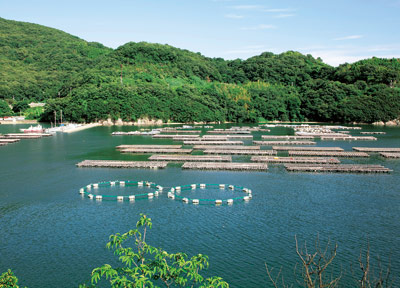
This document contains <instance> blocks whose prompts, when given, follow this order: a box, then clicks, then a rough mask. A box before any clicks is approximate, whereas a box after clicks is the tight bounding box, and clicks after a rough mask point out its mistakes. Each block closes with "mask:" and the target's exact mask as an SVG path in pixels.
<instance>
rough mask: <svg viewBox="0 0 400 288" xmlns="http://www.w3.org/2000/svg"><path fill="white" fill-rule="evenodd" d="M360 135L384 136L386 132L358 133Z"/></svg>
mask: <svg viewBox="0 0 400 288" xmlns="http://www.w3.org/2000/svg"><path fill="white" fill-rule="evenodd" d="M360 134H365V135H373V134H376V135H384V134H386V132H360Z"/></svg>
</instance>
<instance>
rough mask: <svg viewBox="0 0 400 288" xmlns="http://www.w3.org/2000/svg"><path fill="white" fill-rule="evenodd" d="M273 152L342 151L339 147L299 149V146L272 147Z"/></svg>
mask: <svg viewBox="0 0 400 288" xmlns="http://www.w3.org/2000/svg"><path fill="white" fill-rule="evenodd" d="M272 149H273V150H278V151H281V150H284V151H285V150H291V151H343V148H340V147H300V146H272Z"/></svg>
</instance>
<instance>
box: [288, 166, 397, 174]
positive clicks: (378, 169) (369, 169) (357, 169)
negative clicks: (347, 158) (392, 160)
mask: <svg viewBox="0 0 400 288" xmlns="http://www.w3.org/2000/svg"><path fill="white" fill-rule="evenodd" d="M285 168H286V170H287V171H290V172H344V173H346V172H347V173H349V172H350V173H389V172H392V170H390V169H389V168H386V167H384V166H382V165H353V164H334V165H330V164H322V165H310V164H308V165H304V164H285Z"/></svg>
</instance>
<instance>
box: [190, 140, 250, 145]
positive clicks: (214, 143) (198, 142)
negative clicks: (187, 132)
mask: <svg viewBox="0 0 400 288" xmlns="http://www.w3.org/2000/svg"><path fill="white" fill-rule="evenodd" d="M183 144H185V145H243V141H205V140H204V141H197V140H196V141H183Z"/></svg>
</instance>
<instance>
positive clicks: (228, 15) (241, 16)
mask: <svg viewBox="0 0 400 288" xmlns="http://www.w3.org/2000/svg"><path fill="white" fill-rule="evenodd" d="M224 17H225V18H230V19H243V18H244V16H243V15H237V14H226V15H225V16H224Z"/></svg>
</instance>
